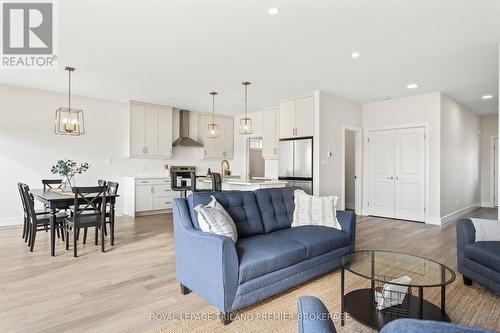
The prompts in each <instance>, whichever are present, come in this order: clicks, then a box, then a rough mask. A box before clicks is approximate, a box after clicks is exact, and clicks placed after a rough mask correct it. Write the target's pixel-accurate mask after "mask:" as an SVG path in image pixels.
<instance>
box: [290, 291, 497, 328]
mask: <svg viewBox="0 0 500 333" xmlns="http://www.w3.org/2000/svg"><path fill="white" fill-rule="evenodd" d="M297 319H298V329H299V333H336V332H337V331H336V330H335V325H334V324H333V322H332V320H331V318H330V316H329V313H328V310H327V309H326V307H325V305H324V304H323V302H321V300H320V299H319V298H316V297H312V296H302V297H300V298H299V300H298V302H297ZM380 333H495V331H492V330H487V329H483V328H476V327H467V326H462V325H457V324H451V323H444V322H437V321H430V320H417V319H397V320H394V321H391V322H390V323H389V324H387V325H385V326H384V327H383V328H382V330H381V331H380Z"/></svg>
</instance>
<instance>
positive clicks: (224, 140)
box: [198, 113, 234, 160]
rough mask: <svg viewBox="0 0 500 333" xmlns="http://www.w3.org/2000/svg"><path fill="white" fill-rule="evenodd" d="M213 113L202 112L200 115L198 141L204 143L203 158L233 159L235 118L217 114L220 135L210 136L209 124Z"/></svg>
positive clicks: (216, 119)
mask: <svg viewBox="0 0 500 333" xmlns="http://www.w3.org/2000/svg"><path fill="white" fill-rule="evenodd" d="M212 121H213V120H212V114H209V113H207V114H205V113H202V114H200V115H199V116H198V141H199V142H200V143H201V144H203V150H202V156H201V158H202V159H217V160H220V159H232V158H233V155H234V118H233V117H230V116H223V115H216V116H215V123H216V124H218V125H219V137H218V138H209V137H208V132H207V129H208V124H211V123H212Z"/></svg>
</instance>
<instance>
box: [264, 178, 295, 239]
mask: <svg viewBox="0 0 500 333" xmlns="http://www.w3.org/2000/svg"><path fill="white" fill-rule="evenodd" d="M296 189H297V188H296V187H282V188H269V189H262V190H257V191H255V196H256V197H257V203H258V204H259V209H260V213H261V216H262V222H263V223H264V230H265V232H266V233H267V232H272V231H276V230H280V229H285V228H290V226H291V225H292V221H293V210H294V208H295V204H294V203H293V193H294V191H295V190H296Z"/></svg>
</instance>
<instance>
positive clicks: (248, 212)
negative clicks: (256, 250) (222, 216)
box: [188, 191, 264, 238]
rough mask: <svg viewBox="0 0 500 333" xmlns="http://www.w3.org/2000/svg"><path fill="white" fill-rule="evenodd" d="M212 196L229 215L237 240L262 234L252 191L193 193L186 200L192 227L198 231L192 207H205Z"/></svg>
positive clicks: (260, 220)
mask: <svg viewBox="0 0 500 333" xmlns="http://www.w3.org/2000/svg"><path fill="white" fill-rule="evenodd" d="M211 196H214V197H215V199H217V202H219V203H220V204H221V205H222V207H224V209H225V210H226V211H227V212H228V213H229V215H230V216H231V218H232V219H233V221H234V223H235V224H236V228H237V229H238V238H245V237H249V236H254V235H258V234H263V233H264V224H263V223H262V219H261V216H260V212H259V206H258V205H257V201H256V199H255V193H254V192H253V191H223V192H195V193H193V194H191V195H190V196H189V198H188V205H189V211H190V213H191V220H192V221H193V226H194V227H195V228H196V229H198V230H200V227H199V225H198V214H197V212H196V211H195V210H194V207H196V206H198V205H200V204H201V205H207V204H208V203H209V202H210V201H211V200H212V199H211Z"/></svg>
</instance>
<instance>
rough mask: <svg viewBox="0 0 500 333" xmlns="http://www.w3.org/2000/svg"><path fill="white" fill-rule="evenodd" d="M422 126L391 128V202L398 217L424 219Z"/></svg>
mask: <svg viewBox="0 0 500 333" xmlns="http://www.w3.org/2000/svg"><path fill="white" fill-rule="evenodd" d="M424 135H425V132H424V128H422V127H420V128H408V129H400V130H396V131H395V147H396V148H395V150H396V151H395V154H394V157H395V159H394V160H395V170H394V171H395V178H394V186H395V204H394V210H395V212H394V214H395V217H396V218H398V219H403V220H412V221H421V222H424V220H425V210H424V207H425V139H424Z"/></svg>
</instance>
